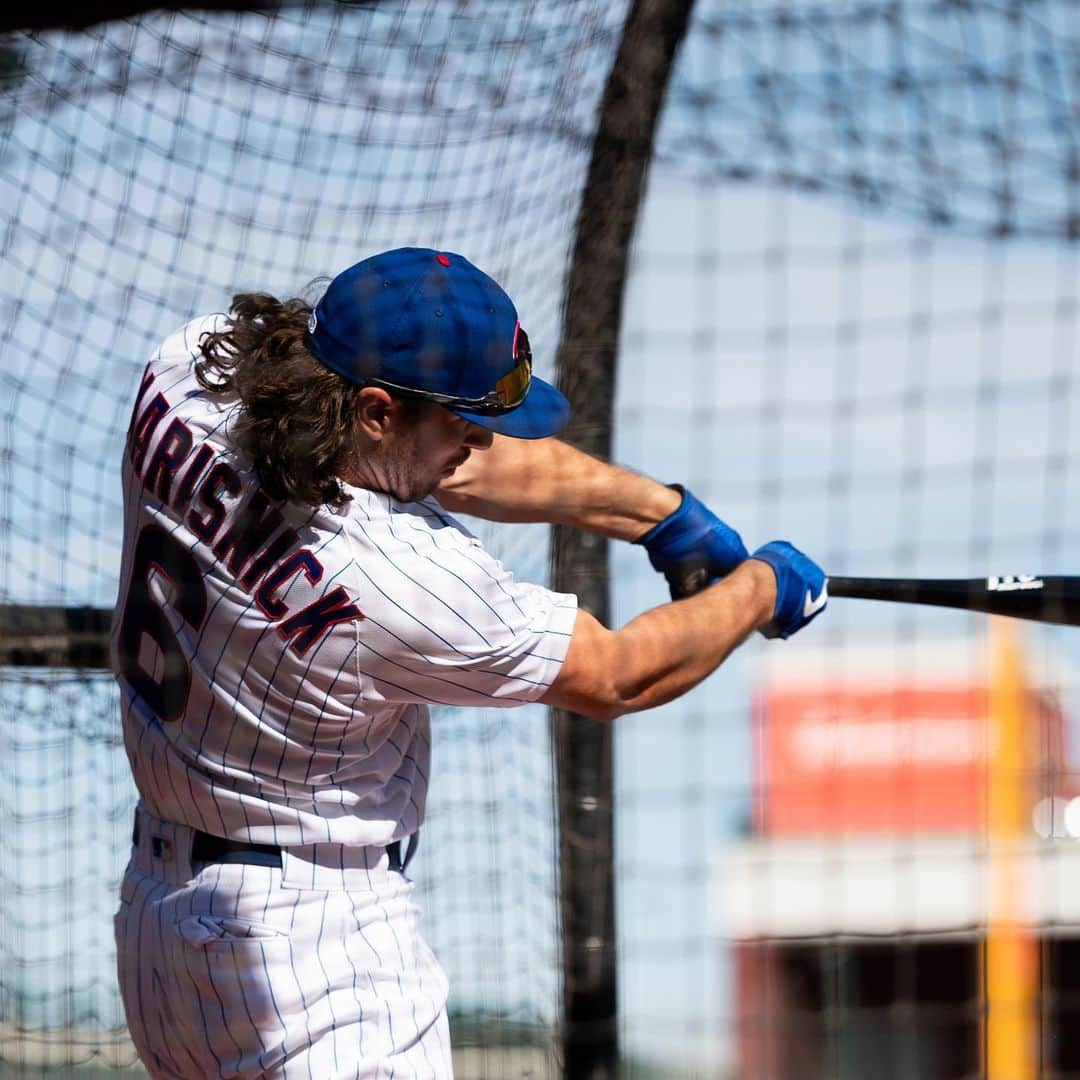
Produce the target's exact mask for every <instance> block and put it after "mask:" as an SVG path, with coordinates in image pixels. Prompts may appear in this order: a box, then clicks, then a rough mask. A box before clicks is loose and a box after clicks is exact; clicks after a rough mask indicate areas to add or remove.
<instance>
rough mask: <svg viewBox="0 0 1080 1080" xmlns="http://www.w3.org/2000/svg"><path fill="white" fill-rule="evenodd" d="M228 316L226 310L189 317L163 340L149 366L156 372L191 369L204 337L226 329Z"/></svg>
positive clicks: (151, 357)
mask: <svg viewBox="0 0 1080 1080" xmlns="http://www.w3.org/2000/svg"><path fill="white" fill-rule="evenodd" d="M228 318H229V317H228V315H226V314H225V313H224V312H212V313H211V314H208V315H197V316H196V317H195V318H193V319H189V320H188V321H187V322H186V323H184V324H183V325H182V326H178V327H177V328H176V329H175V330H173V331H172V332H171V333H169V334H168V335H167V336H166V337H165V338H164V339H163V340H162V341H161V343H160V344H159V345H158V346H157V348H156V349H155V350H154V352H153V353H152V354H151V356H150V361H149V365H148V366H149V367H150V369H151V370H152V371H155V372H158V371H161V372H165V371H169V370H177V369H179V370H186V369H189V368H190V367H191V366H192V365H193V364H194V362H195V360H196V359H197V358H198V356H199V353H200V348H201V343H202V340H203V338H204V337H205V336H206V335H207V334H212V333H217V332H218V331H220V330H222V329H224V328H225V326H226V325H227V323H228Z"/></svg>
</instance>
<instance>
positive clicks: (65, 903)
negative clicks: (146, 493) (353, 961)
mask: <svg viewBox="0 0 1080 1080" xmlns="http://www.w3.org/2000/svg"><path fill="white" fill-rule="evenodd" d="M38 7H39V10H38V11H36V12H24V13H22V14H21V15H17V16H5V17H4V20H5V21H4V23H3V24H2V25H3V30H2V36H0V245H2V250H3V273H2V275H0V350H2V351H0V387H2V397H0V635H2V637H0V663H2V664H3V666H2V667H0V823H2V827H0V1076H4V1077H6V1076H12V1077H16V1076H20V1077H21V1076H27V1077H44V1076H55V1077H59V1076H68V1075H71V1076H79V1077H86V1076H95V1075H99V1074H100V1075H102V1076H104V1075H112V1074H113V1073H114V1072H116V1071H117V1070H130V1071H131V1072H132V1073H136V1074H137V1073H138V1067H137V1064H136V1063H135V1061H134V1054H133V1051H132V1050H131V1047H130V1044H129V1043H128V1041H127V1039H126V1033H125V1032H124V1029H123V1016H122V1011H121V1008H120V1004H119V999H118V995H117V990H116V985H115V975H114V950H113V944H112V929H111V915H112V912H113V911H114V910H115V906H116V890H117V882H118V879H119V875H120V872H121V871H122V868H123V866H124V863H125V862H126V859H127V851H128V849H127V844H128V841H129V838H130V829H131V811H132V808H133V805H134V790H133V787H132V785H131V782H130V778H129V775H128V770H127V763H126V760H125V757H124V752H123V747H122V745H121V740H120V731H119V723H118V707H117V701H116V693H115V689H114V686H113V683H112V678H111V675H110V674H109V672H108V671H107V670H104V669H103V668H102V667H100V662H101V660H100V655H99V653H97V654H96V653H95V648H97V649H100V640H101V626H102V625H103V623H102V619H107V613H108V611H109V610H110V609H111V606H112V603H113V601H114V599H115V593H116V575H117V570H118V566H119V550H118V543H119V536H120V516H121V510H120V486H119V463H120V452H121V447H122V444H123V440H124V436H125V432H126V428H127V423H128V418H129V414H130V410H131V407H132V403H133V401H134V397H135V391H136V389H137V381H138V377H139V374H140V372H141V370H142V367H143V365H144V363H145V362H146V359H147V358H148V356H149V354H150V352H151V350H152V349H153V348H154V346H155V345H156V344H157V342H158V341H159V340H160V339H161V338H163V337H164V336H165V335H166V334H168V333H169V332H170V331H171V330H173V329H174V328H176V327H177V326H179V325H180V324H182V323H183V322H185V321H186V320H187V319H189V318H191V317H192V316H194V315H196V314H198V313H202V312H208V311H219V310H225V309H226V308H227V307H228V304H229V301H230V299H231V297H232V295H233V294H234V293H235V292H240V291H245V290H265V291H270V292H273V293H275V294H276V295H278V296H292V295H317V285H314V284H313V283H315V282H317V279H318V278H320V277H323V276H326V275H332V274H334V273H336V272H337V271H338V270H340V269H342V268H344V267H345V266H347V265H349V264H351V263H352V262H354V261H356V260H358V259H360V258H363V257H365V256H366V255H369V254H373V253H374V252H376V251H379V250H381V249H384V248H387V247H394V246H402V245H408V244H417V245H422V246H433V247H438V248H446V249H449V250H453V251H459V252H461V253H462V254H464V255H466V256H467V257H468V258H470V259H471V260H472V261H474V262H476V263H477V264H478V265H480V266H481V267H483V268H484V269H485V270H487V271H488V272H489V273H490V274H491V275H492V276H494V277H495V278H496V279H497V280H499V281H500V282H501V283H502V284H503V286H504V287H505V288H506V289H507V291H508V292H509V293H510V294H511V296H513V297H514V300H515V302H516V305H517V307H518V310H519V312H520V314H521V318H522V322H523V324H524V325H525V326H526V327H527V329H528V332H529V336H530V339H531V341H532V345H533V350H534V354H535V356H536V364H537V370H538V373H539V374H540V375H541V376H543V377H545V378H549V379H557V380H558V381H559V382H560V384H561V385H562V386H564V388H566V389H567V392H568V393H569V394H570V395H571V397H572V398H573V399H574V402H575V407H576V409H577V412H578V416H579V417H580V418H581V419H580V420H579V422H578V424H577V426H576V427H575V428H573V429H571V432H570V436H571V437H573V438H575V440H577V441H579V442H580V443H581V444H582V445H584V446H586V447H587V448H589V449H590V450H592V451H593V452H596V453H601V454H604V455H606V456H610V457H611V458H612V459H613V460H616V461H618V462H620V463H621V464H624V465H628V466H630V467H632V468H634V469H636V470H639V471H641V472H645V473H648V474H649V475H652V476H655V477H657V478H658V479H661V480H663V481H665V482H680V483H684V484H685V485H687V486H688V487H689V488H690V490H692V491H693V492H694V493H695V494H696V495H697V496H698V497H699V498H701V499H702V500H704V501H705V502H707V503H708V504H709V505H710V506H712V507H713V508H714V509H716V510H717V512H718V513H720V514H721V515H722V516H723V517H724V518H725V519H726V520H728V521H729V522H730V523H731V524H732V525H734V526H735V527H736V528H738V529H739V531H740V532H741V534H742V536H743V538H744V540H745V541H746V542H747V544H748V546H750V547H751V548H753V547H755V546H756V545H758V544H760V543H764V542H765V541H768V540H770V539H774V538H783V539H789V540H791V541H793V542H794V543H796V544H797V545H798V546H799V547H801V548H803V549H804V550H806V551H807V552H808V553H810V554H812V555H813V556H814V557H815V558H816V559H818V561H820V562H821V563H822V564H823V565H824V566H825V567H826V569H827V570H829V571H830V572H831V573H834V574H837V575H842V574H865V575H875V576H926V577H973V578H975V577H986V576H987V575H990V574H1068V573H1070V572H1074V573H1078V572H1080V566H1078V565H1077V561H1076V550H1077V549H1076V548H1074V547H1073V545H1074V544H1076V542H1077V540H1078V538H1080V444H1078V441H1077V438H1076V435H1075V433H1074V429H1075V427H1076V423H1077V419H1076V418H1077V417H1080V384H1078V379H1077V362H1078V360H1080V347H1078V331H1080V323H1078V311H1077V304H1078V298H1080V289H1078V286H1080V263H1078V257H1080V245H1078V239H1080V146H1078V140H1080V127H1078V108H1080V40H1078V36H1080V30H1078V27H1080V21H1078V16H1080V9H1078V7H1077V5H1076V4H1075V3H1074V2H1072V0H1001V2H991V0H935V2H929V0H926V2H918V0H879V2H870V0H866V2H857V0H820V2H816V3H811V2H802V0H788V2H776V3H772V2H768V0H756V2H750V0H748V2H745V3H735V2H722V0H697V2H696V3H692V2H691V0H679V2H678V3H676V2H674V0H634V2H627V0H486V2H479V0H401V2H367V3H359V2H353V3H345V2H332V0H326V2H323V3H309V4H284V5H275V6H273V7H265V8H262V9H259V10H252V9H248V10H223V9H222V10H211V8H212V7H221V8H223V7H224V5H201V6H199V7H197V8H184V9H177V10H164V9H160V8H159V9H155V10H147V11H141V10H135V5H131V7H130V9H128V8H125V7H124V6H123V5H120V4H117V5H115V6H114V7H113V8H110V9H108V10H98V11H97V12H96V13H89V12H86V11H84V10H81V9H78V10H76V9H70V10H69V9H65V8H63V7H62V6H59V5H53V6H50V5H47V4H46V5H39V6H38ZM106 14H107V15H109V16H110V17H109V18H107V19H106V18H103V17H102V16H104V15H106ZM312 289H314V290H315V292H314V293H312ZM468 525H469V527H470V528H472V529H473V530H474V531H476V532H477V534H478V535H480V536H481V537H482V538H483V539H484V541H485V543H486V544H488V545H489V547H491V548H492V549H493V550H494V551H495V552H496V554H498V556H499V557H500V558H502V559H503V561H504V562H505V563H506V564H507V565H508V566H509V567H510V568H511V569H512V570H513V571H514V572H515V574H517V575H518V576H519V577H522V578H524V579H528V580H536V581H544V582H552V583H554V584H556V585H558V586H560V587H570V586H572V587H574V591H577V584H578V583H579V582H584V586H583V587H584V588H586V589H587V590H591V591H590V593H589V595H600V594H603V596H604V597H605V598H606V599H605V602H606V603H607V604H608V611H607V614H608V617H609V619H610V621H612V622H613V623H614V624H621V623H623V622H625V621H627V620H628V619H630V618H631V617H633V616H634V615H635V614H637V613H638V612H640V611H642V610H644V609H645V608H647V607H651V606H653V605H655V604H657V603H660V602H662V601H664V600H666V599H667V591H666V587H665V585H664V582H663V580H662V579H661V578H659V577H658V576H657V575H655V574H654V573H653V572H652V570H651V569H650V567H649V565H648V562H647V559H646V557H645V554H644V552H643V551H642V550H641V549H639V548H636V547H632V546H628V545H622V546H618V545H612V546H611V547H610V549H609V550H608V549H606V546H605V545H602V544H593V545H591V546H589V545H585V548H584V549H583V553H582V554H581V557H580V560H579V562H578V563H577V564H575V566H574V567H571V569H570V570H569V571H568V570H567V568H566V566H567V563H566V559H565V557H564V556H565V552H566V551H567V550H568V549H569V545H571V544H573V543H575V542H577V541H574V540H572V539H567V538H561V539H560V541H559V543H556V544H554V545H553V544H552V543H551V537H550V536H549V533H548V530H547V529H544V528H540V527H532V526H528V527H525V526H515V527H494V526H490V525H488V524H486V523H484V522H479V521H469V522H468ZM560 552H561V553H562V555H561V554H560ZM575 574H576V575H577V577H575V576H574V575H575ZM608 598H609V599H608ZM1078 633H1080V632H1078V631H1076V630H1074V629H1071V628H1068V627H1064V628H1062V627H1047V626H1043V625H1040V624H1036V623H1019V622H1016V621H1014V620H990V619H988V618H987V617H986V616H981V615H973V614H966V613H963V612H957V611H939V610H934V609H930V608H915V607H901V606H898V605H889V604H879V603H871V602H865V601H856V600H839V599H837V600H834V601H833V603H832V604H830V608H829V611H828V612H827V614H826V615H825V616H824V617H822V618H821V619H819V620H817V621H816V622H815V623H814V625H813V626H812V627H811V628H809V629H808V630H807V631H806V632H805V633H804V634H801V635H799V636H798V637H797V638H794V639H792V640H790V641H787V642H779V641H772V642H770V641H765V640H764V639H762V638H755V639H754V640H752V641H750V642H748V643H747V644H746V645H745V646H743V647H742V648H741V649H740V650H739V651H738V652H737V653H735V654H734V655H733V656H732V657H731V659H730V660H729V661H727V662H726V663H725V665H724V666H723V667H722V668H721V670H720V671H719V672H717V673H716V674H715V675H714V676H713V677H711V678H710V679H709V680H707V682H706V683H705V684H703V685H702V686H701V687H699V688H698V689H697V690H695V691H694V692H692V693H691V694H689V695H687V696H686V697H685V698H683V699H681V700H680V701H677V702H674V703H672V704H670V705H668V706H666V707H664V708H662V709H658V710H655V711H653V712H650V713H647V714H641V715H636V716H631V717H624V718H622V719H621V720H619V721H618V723H617V724H616V725H614V727H613V728H611V729H607V730H605V731H599V732H598V731H596V730H595V729H594V728H593V727H592V726H590V725H589V724H586V723H585V722H583V721H575V720H574V719H573V718H567V717H556V718H549V717H548V716H547V715H546V713H545V712H544V710H542V709H540V708H532V707H530V708H526V709H521V710H515V711H512V712H509V711H496V710H492V711H490V712H477V713H467V712H461V711H445V712H442V713H439V714H438V715H437V716H436V717H435V718H434V723H433V726H434V736H435V743H434V750H433V755H434V761H433V778H432V790H431V802H430V819H429V822H428V824H427V825H426V826H425V829H424V840H423V844H422V846H421V849H420V853H419V855H418V857H417V861H416V862H415V863H414V864H413V867H412V873H413V876H414V877H415V879H416V881H417V883H418V887H419V889H420V891H421V894H422V895H421V905H422V908H423V910H424V919H425V924H426V933H427V936H428V939H429V940H430V941H431V943H432V945H433V947H434V949H435V951H436V953H437V954H438V955H439V957H440V959H441V960H442V963H443V965H444V967H445V968H446V969H447V971H448V974H449V976H450V980H451V987H452V990H451V1009H452V1031H453V1037H454V1040H455V1044H456V1047H457V1050H456V1068H457V1074H458V1075H459V1076H460V1077H493V1078H495V1077H514V1076H530V1077H539V1076H556V1075H567V1076H593V1077H601V1076H614V1075H623V1076H633V1077H642V1078H659V1077H672V1078H674V1077H691V1076H693V1077H722V1078H735V1077H745V1078H766V1077H768V1078H774V1077H775V1078H785V1080H786V1078H788V1077H791V1078H795V1077H798V1078H801V1080H812V1078H816V1077H822V1078H834V1077H839V1078H845V1080H846V1078H863V1077H874V1078H879V1077H889V1078H892V1077H895V1078H901V1077H903V1078H906V1077H912V1078H915V1077H918V1078H938V1077H940V1078H957V1077H976V1076H992V1077H999V1078H1005V1077H1008V1078H1010V1080H1027V1078H1034V1077H1041V1078H1059V1077H1067V1076H1073V1075H1080V1037H1078V1036H1077V1034H1076V1032H1077V1030H1080V977H1078V976H1077V971H1078V970H1080V963H1078V961H1080V847H1078V846H1077V845H1078V838H1080V801H1077V796H1080V775H1078V772H1077V766H1076V752H1075V748H1076V744H1077V737H1078V732H1077V717H1078V700H1077V676H1076V665H1077V658H1078V645H1080V639H1078V638H1077V634H1078ZM95 643H96V644H95ZM597 822H599V824H598V825H597V824H596V823H597Z"/></svg>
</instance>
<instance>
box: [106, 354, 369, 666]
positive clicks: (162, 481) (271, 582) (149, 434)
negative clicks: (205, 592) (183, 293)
mask: <svg viewBox="0 0 1080 1080" xmlns="http://www.w3.org/2000/svg"><path fill="white" fill-rule="evenodd" d="M153 381H154V374H153V372H150V371H148V372H147V373H146V375H144V377H143V381H142V385H141V386H140V388H139V396H138V398H137V399H136V402H135V411H134V415H133V418H132V423H131V429H130V431H129V434H128V445H127V452H128V456H129V458H130V460H131V465H132V468H133V469H134V470H135V473H136V475H137V476H139V478H140V479H141V480H142V483H143V487H145V488H146V490H147V491H149V492H152V493H153V494H154V495H156V496H157V497H158V498H159V499H160V500H161V501H162V502H163V503H164V504H166V505H167V506H169V507H170V508H171V509H172V510H173V511H174V512H176V514H177V515H178V516H179V517H180V519H181V520H182V521H183V522H184V524H185V525H187V527H188V528H189V529H190V530H191V531H192V532H193V533H194V534H195V536H196V537H198V539H199V540H201V541H202V542H203V543H204V544H206V545H207V547H209V548H210V549H211V550H212V551H213V553H214V555H215V557H216V558H217V559H218V560H219V561H220V562H221V563H223V564H224V565H225V566H227V567H228V569H229V572H230V573H231V574H232V575H233V577H234V578H235V580H236V582H237V584H239V585H240V587H241V588H243V589H244V591H245V592H247V593H248V594H249V595H250V596H252V597H253V599H254V601H255V603H256V604H257V605H258V607H259V609H260V610H261V611H262V612H263V614H264V615H265V616H266V617H267V619H269V620H270V621H271V622H275V623H277V624H278V625H277V632H278V633H279V634H280V635H281V637H282V638H284V639H285V641H286V642H287V643H288V647H289V648H290V649H292V650H293V651H294V652H296V653H298V654H299V655H303V654H304V653H306V652H307V651H308V650H309V649H310V648H311V647H312V646H313V645H315V644H316V643H317V642H318V641H319V640H320V639H321V638H322V637H323V636H324V635H325V634H326V632H327V631H328V630H329V629H330V628H331V627H332V626H335V625H336V624H337V623H342V622H352V621H353V620H356V619H362V618H363V617H364V615H363V612H361V610H360V608H359V607H357V605H356V603H355V601H354V600H353V598H352V597H350V596H349V594H348V593H347V592H346V591H345V589H344V588H343V587H342V586H340V585H338V586H336V587H335V588H333V589H331V590H329V591H328V592H326V593H324V594H323V595H322V596H320V597H318V598H317V599H316V600H313V601H312V602H311V603H309V604H307V605H306V606H305V607H303V608H301V609H300V610H299V611H295V612H293V611H291V610H290V608H289V605H288V604H286V602H285V601H284V600H283V599H282V594H283V593H285V592H287V591H288V586H289V585H291V584H292V583H293V581H295V580H296V578H297V577H299V576H301V575H302V576H303V577H304V578H305V579H306V580H307V582H308V583H309V584H310V585H313V586H314V585H317V584H318V583H319V581H321V580H322V577H323V573H324V568H323V565H322V563H321V562H319V560H318V558H317V557H316V555H315V553H314V552H313V551H311V550H309V549H308V548H305V547H302V546H301V537H300V534H299V533H298V532H297V531H296V530H295V529H294V528H292V526H290V525H288V524H287V523H286V521H285V518H284V516H283V514H282V512H281V507H280V504H278V503H275V502H272V501H271V500H270V499H268V498H267V497H266V495H264V494H263V492H262V491H261V490H260V489H259V488H258V487H255V488H253V490H252V492H251V494H250V495H249V496H248V497H247V498H246V499H242V500H241V501H239V502H236V500H238V499H240V496H241V494H242V492H243V490H244V484H243V481H242V480H241V477H240V475H239V474H238V473H237V471H236V470H235V469H234V468H233V467H232V466H231V465H230V464H229V463H228V462H227V461H223V460H222V459H221V458H220V456H219V455H218V454H217V453H216V451H215V449H214V447H213V446H211V445H210V444H209V443H205V442H202V443H199V444H198V445H196V442H195V437H194V436H193V435H192V432H191V429H190V428H189V427H188V426H187V424H185V423H184V421H183V420H181V419H180V418H179V417H174V418H173V419H172V420H171V421H170V422H169V423H168V425H167V426H166V428H165V430H164V431H163V432H162V433H161V436H160V438H158V440H157V443H156V445H155V446H154V449H153V451H152V452H151V450H150V447H151V444H152V443H153V440H154V436H155V434H156V433H157V431H158V428H159V427H160V425H161V422H162V420H163V419H164V418H165V417H166V416H167V415H168V413H169V412H170V409H171V406H170V404H169V402H168V400H167V399H166V397H165V395H164V394H162V393H160V392H159V393H156V394H153V395H150V390H151V389H152V388H153V387H152V384H153ZM144 401H145V404H144ZM226 501H228V502H230V503H233V504H234V505H230V506H227V505H226Z"/></svg>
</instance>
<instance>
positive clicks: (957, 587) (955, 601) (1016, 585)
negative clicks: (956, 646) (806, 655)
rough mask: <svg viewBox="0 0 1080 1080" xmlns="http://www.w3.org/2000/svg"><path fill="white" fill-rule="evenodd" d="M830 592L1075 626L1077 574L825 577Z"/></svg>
mask: <svg viewBox="0 0 1080 1080" xmlns="http://www.w3.org/2000/svg"><path fill="white" fill-rule="evenodd" d="M829 596H853V597H856V598H858V599H861V600H891V601H893V603H897V604H930V605H931V606H933V607H948V608H962V609H963V610H965V611H986V612H989V613H990V614H991V615H1011V616H1013V617H1014V618H1017V619H1034V620H1035V621H1036V622H1044V623H1060V624H1062V625H1064V626H1080V577H1042V576H1039V575H1035V574H1008V575H1001V576H999V577H988V578H864V577H830V578H829Z"/></svg>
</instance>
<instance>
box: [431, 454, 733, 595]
mask: <svg viewBox="0 0 1080 1080" xmlns="http://www.w3.org/2000/svg"><path fill="white" fill-rule="evenodd" d="M436 496H437V498H438V499H439V501H440V502H441V503H442V504H443V506H445V507H446V508H447V509H448V510H449V511H450V512H451V513H465V514H472V515H473V516H474V517H479V518H485V519H486V520H488V521H505V522H529V521H531V522H546V523H548V524H552V525H573V526H575V527H577V528H579V529H586V530H588V531H590V532H595V533H600V534H601V535H603V536H607V537H610V538H611V539H615V540H627V541H630V542H632V543H637V544H641V545H642V546H643V547H644V548H645V550H646V551H647V552H648V555H649V561H650V562H651V563H652V565H653V567H654V568H655V569H656V570H658V571H659V572H660V573H662V574H663V575H664V577H665V578H666V579H667V582H668V585H669V587H670V589H671V595H672V597H673V598H675V597H679V596H688V595H690V594H691V593H693V592H696V591H697V590H698V589H700V588H702V587H703V586H704V585H705V584H706V583H707V582H709V581H714V580H716V579H718V578H720V577H723V575H724V574H727V573H729V572H730V571H731V570H733V569H734V568H735V567H736V566H738V565H739V563H741V562H742V561H743V560H744V559H745V558H746V556H747V551H746V547H745V546H744V544H743V542H742V540H741V539H740V537H739V534H738V533H737V532H735V530H734V529H732V528H731V527H730V526H728V525H726V524H725V523H724V522H723V521H721V520H720V519H719V518H718V517H717V516H716V515H715V514H713V513H712V512H711V511H710V510H709V509H708V508H707V507H705V506H704V505H703V504H702V503H700V502H699V501H698V500H697V499H696V498H694V496H693V495H691V494H690V492H688V491H686V490H685V489H684V488H681V487H670V486H667V485H665V484H661V483H658V482H657V481H656V480H653V479H651V478H649V477H647V476H642V475H640V474H638V473H635V472H633V471H631V470H630V469H625V468H622V467H620V466H618V465H611V464H609V463H607V462H605V461H600V460H599V459H598V458H594V457H592V456H591V455H589V454H586V453H584V452H583V451H581V450H578V449H576V448H575V447H573V446H571V445H570V444H569V443H565V442H562V441H561V440H559V439H510V438H506V437H504V436H500V435H496V436H495V437H494V440H493V442H492V445H491V447H490V448H489V449H487V450H483V451H480V452H476V453H473V454H472V456H471V457H470V458H469V460H468V461H466V462H465V463H464V464H463V465H461V466H460V467H459V468H458V469H457V471H456V472H455V473H454V474H453V475H452V476H451V477H449V478H448V479H447V480H445V481H444V482H443V484H442V485H441V486H440V487H439V489H438V491H437V492H436Z"/></svg>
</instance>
